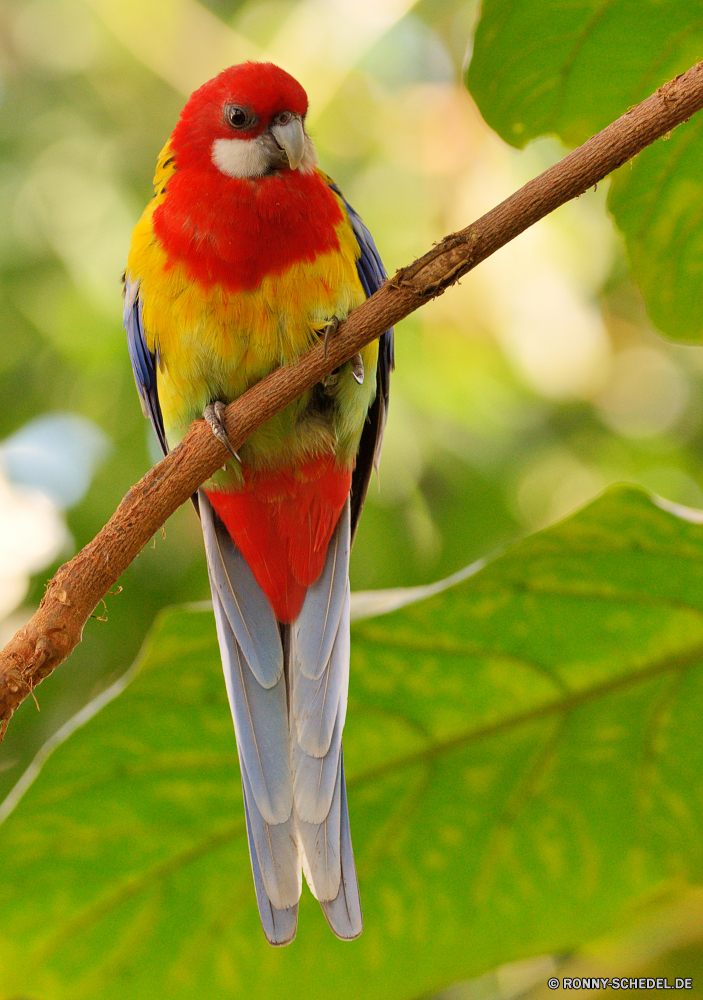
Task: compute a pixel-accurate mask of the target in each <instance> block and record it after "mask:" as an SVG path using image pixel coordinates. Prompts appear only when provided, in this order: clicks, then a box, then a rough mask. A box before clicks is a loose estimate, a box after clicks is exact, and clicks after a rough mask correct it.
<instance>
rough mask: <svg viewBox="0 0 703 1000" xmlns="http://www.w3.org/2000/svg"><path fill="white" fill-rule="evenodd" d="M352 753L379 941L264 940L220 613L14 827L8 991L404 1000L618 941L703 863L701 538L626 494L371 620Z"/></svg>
mask: <svg viewBox="0 0 703 1000" xmlns="http://www.w3.org/2000/svg"><path fill="white" fill-rule="evenodd" d="M352 655H353V663H352V689H351V700H350V708H349V719H348V723H347V729H346V735H345V750H346V756H347V762H348V768H347V770H348V776H349V786H350V803H351V821H352V831H353V836H354V842H355V847H356V855H357V859H358V868H359V877H360V882H361V891H362V900H363V905H364V914H365V922H366V929H365V931H364V933H363V935H362V936H361V938H360V939H359V940H358V941H356V942H354V943H352V944H342V943H340V942H338V941H336V940H335V939H334V938H333V937H332V935H331V933H330V932H329V930H328V929H327V927H326V925H325V922H324V919H323V917H322V915H321V913H320V912H319V907H318V906H317V904H316V903H315V902H314V900H312V899H311V897H310V895H309V894H308V893H307V892H305V893H304V896H303V900H302V906H301V915H300V930H299V934H298V938H297V940H296V941H295V943H294V944H293V945H292V946H290V947H289V948H285V949H282V950H273V949H271V948H269V947H268V945H266V944H265V942H264V938H263V935H262V933H261V930H260V928H259V921H258V917H257V913H256V907H255V902H254V892H253V886H252V882H251V875H250V872H249V859H248V856H247V847H246V840H245V835H244V823H243V819H242V806H241V794H240V789H239V779H238V774H237V764H236V753H235V746H234V737H233V733H232V725H231V721H230V718H229V712H228V709H227V705H226V700H225V694H224V685H223V683H222V679H221V676H220V667H219V662H218V654H217V649H216V643H215V636H214V627H213V622H212V618H211V614H210V612H209V611H205V610H198V609H194V608H190V609H189V608H180V609H175V610H172V611H169V612H167V613H165V614H164V615H163V616H162V617H161V619H160V620H159V622H158V624H157V625H156V627H155V628H154V631H153V633H152V636H151V639H150V641H149V643H148V646H147V649H146V652H145V654H144V656H143V659H142V661H141V667H140V669H139V670H138V671H137V673H136V676H135V678H134V679H133V680H132V682H131V683H130V684H129V685H128V686H127V687H126V689H125V691H124V693H123V694H121V695H120V697H118V698H116V699H115V700H114V701H112V702H111V703H110V704H109V705H107V706H106V707H105V708H104V709H103V710H102V711H101V712H99V713H97V714H96V715H94V716H93V717H92V718H91V719H90V720H89V721H87V722H86V724H85V725H84V726H83V728H81V729H79V730H78V731H76V732H75V733H74V734H73V735H72V736H71V737H70V738H69V739H67V740H66V741H65V742H64V743H63V744H62V745H61V746H59V747H58V749H57V750H56V751H55V752H54V754H53V755H52V756H51V757H50V758H49V759H48V761H47V762H46V764H45V766H44V768H43V770H42V772H41V774H40V775H39V777H38V778H37V780H36V781H35V782H34V784H33V785H31V787H29V789H28V790H27V792H26V794H25V795H24V797H23V798H22V799H21V800H20V801H19V803H18V805H17V807H16V808H15V810H14V811H13V812H12V813H11V814H10V815H9V817H8V818H7V820H6V822H5V824H4V825H3V826H2V828H0V912H2V914H3V919H2V925H1V927H0V995H1V996H2V997H3V1000H5V998H8V997H15V996H19V995H22V996H25V995H26V996H31V997H36V998H41V1000H59V998H61V1000H63V998H66V1000H68V998H70V1000H82V998H86V1000H88V998H90V1000H114V998H115V997H120V1000H151V998H154V1000H156V998H158V1000H162V998H164V997H169V1000H186V998H188V1000H193V998H200V997H207V998H208V1000H220V998H222V1000H224V998H227V1000H232V998H239V997H241V998H244V997H247V998H253V1000H255V998H262V1000H263V998H267V1000H269V998H274V997H275V998H278V997H298V996H300V997H305V998H306V1000H316V998H323V997H324V998H325V1000H328V998H329V997H330V996H335V997H339V998H340V1000H358V998H359V997H373V998H374V1000H376V998H413V997H418V996H425V995H429V994H431V993H432V992H433V991H436V990H437V989H439V988H440V987H442V986H444V985H446V984H448V983H450V982H452V981H455V980H457V979H460V978H463V977H466V976H469V975H474V974H477V973H480V972H481V971H483V970H486V969H489V968H491V967H493V966H495V965H498V964H500V963H502V962H506V961H509V960H511V959H515V958H519V957H522V956H527V955H530V954H539V953H545V952H546V953H551V954H556V953H560V952H563V951H566V950H571V949H573V948H575V947H577V946H578V945H579V944H580V943H582V942H584V941H587V940H590V939H592V938H593V937H594V936H595V935H597V934H599V933H604V932H606V931H608V930H609V929H612V928H617V926H618V925H619V924H621V923H622V922H623V921H624V920H626V918H627V915H628V914H630V913H631V912H632V909H633V907H635V906H638V905H641V904H642V903H643V902H646V901H647V900H649V899H651V898H654V897H659V896H661V894H662V893H666V892H667V891H678V890H679V889H680V888H681V887H682V886H684V885H685V884H687V883H692V882H696V881H697V880H700V878H701V874H702V871H703V831H702V829H701V825H702V823H701V816H702V815H703V808H702V807H703V802H702V801H701V800H702V798H703V795H702V790H701V783H700V780H699V776H700V773H701V768H703V738H702V736H701V726H700V719H701V716H702V715H703V685H702V683H701V681H702V680H703V526H702V525H701V524H700V523H692V522H691V521H687V520H685V519H684V518H683V517H681V516H675V515H674V514H672V513H670V512H667V511H665V510H663V509H661V508H660V507H658V506H656V505H655V504H654V503H653V502H652V500H651V499H650V498H649V497H648V496H647V495H646V494H644V493H643V492H641V491H639V490H637V489H635V488H633V487H618V488H614V489H612V490H610V491H609V492H607V493H606V494H604V495H603V496H602V497H601V498H599V499H598V500H596V501H595V502H594V503H592V504H591V505H590V506H589V507H587V508H585V509H584V510H582V511H580V512H579V513H577V514H576V515H574V516H573V517H571V518H569V519H568V520H566V521H564V522H562V523H561V524H559V525H557V526H555V527H553V528H550V529H549V530H547V531H544V532H542V533H540V534H538V535H535V536H532V537H530V538H528V539H526V540H524V541H522V542H520V543H519V544H517V545H515V546H514V547H512V548H511V549H510V550H509V551H508V552H506V553H505V554H504V555H502V556H501V557H500V558H498V559H496V560H495V561H494V562H493V563H492V564H490V565H489V566H488V567H487V568H486V569H484V570H482V571H481V572H479V573H477V574H476V575H474V576H472V577H471V578H469V579H467V580H465V581H464V582H462V583H459V584H458V585H456V586H454V587H451V588H449V589H446V590H444V591H442V592H441V593H438V594H436V595H435V596H433V597H431V598H430V599H428V600H425V601H423V602H421V603H416V604H413V605H410V606H407V607H404V608H401V609H400V610H397V611H395V612H393V613H392V614H389V615H386V616H384V617H380V618H373V619H369V620H366V621H364V622H362V623H360V624H357V625H356V626H355V627H354V637H353V654H352Z"/></svg>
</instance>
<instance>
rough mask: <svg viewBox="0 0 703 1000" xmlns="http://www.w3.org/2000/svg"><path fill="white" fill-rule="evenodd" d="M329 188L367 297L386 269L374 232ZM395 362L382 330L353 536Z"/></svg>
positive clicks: (356, 483)
mask: <svg viewBox="0 0 703 1000" xmlns="http://www.w3.org/2000/svg"><path fill="white" fill-rule="evenodd" d="M330 187H331V188H332V190H333V191H334V192H335V194H337V195H338V196H339V198H341V200H342V201H343V202H344V205H345V206H346V209H347V212H348V213H349V221H350V222H351V226H352V229H353V231H354V235H355V237H356V241H357V243H358V244H359V250H360V251H361V254H360V257H359V259H358V261H357V263H356V269H357V272H358V274H359V280H360V281H361V285H362V287H363V289H364V291H365V292H366V297H367V298H369V297H370V296H371V295H373V293H374V292H375V291H377V290H378V289H379V288H380V287H381V285H382V284H383V282H384V281H385V279H386V269H385V268H384V266H383V262H382V261H381V257H380V254H379V252H378V249H377V248H376V244H375V243H374V240H373V236H372V235H371V233H370V232H369V230H368V229H367V228H366V226H365V225H364V222H363V220H362V218H361V216H360V215H358V213H357V212H355V211H354V209H353V208H352V207H351V205H350V204H349V202H348V201H347V200H346V198H345V197H344V195H343V194H342V192H341V191H340V190H339V188H338V187H337V185H336V184H334V183H332V182H330ZM394 365H395V356H394V351H393V330H392V329H390V330H386V332H385V333H383V334H381V336H380V337H379V342H378V367H377V369H376V384H377V388H376V399H375V400H374V402H373V405H372V407H371V409H370V410H369V415H368V418H367V421H366V424H365V426H364V430H363V433H362V435H361V441H360V443H359V452H358V454H357V458H356V467H355V469H354V474H353V476H352V488H351V531H352V538H353V537H354V534H355V532H356V527H357V524H358V521H359V515H360V514H361V508H362V507H363V506H364V500H365V499H366V491H367V490H368V488H369V480H370V478H371V472H372V470H373V468H374V467H378V460H379V458H380V454H381V442H382V440H383V429H384V427H385V425H386V415H387V413H388V387H389V382H390V375H391V372H392V371H393V368H394Z"/></svg>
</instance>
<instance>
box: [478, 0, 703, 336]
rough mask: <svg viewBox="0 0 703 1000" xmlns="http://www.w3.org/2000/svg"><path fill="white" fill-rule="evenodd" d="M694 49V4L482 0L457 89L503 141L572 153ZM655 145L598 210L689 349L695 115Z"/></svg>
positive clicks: (695, 283) (694, 284)
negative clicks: (540, 141)
mask: <svg viewBox="0 0 703 1000" xmlns="http://www.w3.org/2000/svg"><path fill="white" fill-rule="evenodd" d="M635 25H636V30H634V26H635ZM702 42H703V21H701V9H700V4H699V3H698V2H697V0H664V2H662V0H616V2H614V3H608V4H606V5H604V4H603V3H602V0H575V2H571V3H568V4H564V3H562V2H560V0H546V2H544V3H534V0H517V2H516V0H486V2H485V3H484V5H483V13H482V17H481V23H480V26H479V28H478V32H477V36H476V50H475V57H474V59H473V60H472V62H471V66H470V68H469V72H468V85H469V88H470V90H471V93H472V94H473V96H474V97H475V99H476V101H477V103H478V106H479V108H480V109H481V113H482V114H483V116H484V118H485V119H486V121H487V122H488V124H489V125H490V126H491V127H492V128H494V129H495V130H496V132H498V134H499V135H501V136H502V137H503V139H505V140H506V142H509V143H511V144H512V145H515V146H519V147H523V146H525V145H526V143H528V142H529V141H530V140H531V139H534V138H535V137H537V136H540V135H545V134H549V135H557V136H559V138H560V139H561V140H562V141H563V142H565V143H566V144H567V145H569V146H577V145H579V143H582V142H584V141H585V140H586V139H587V138H588V137H589V136H591V135H593V134H594V133H595V132H598V131H600V129H602V128H605V126H606V125H608V124H609V123H610V122H611V121H613V120H614V119H615V118H617V117H619V116H620V115H621V114H624V112H625V111H627V109H628V108H630V107H632V106H633V105H635V104H637V103H638V102H639V101H642V100H644V98H645V97H648V96H649V95H650V94H651V93H652V92H653V91H654V90H656V88H657V87H658V86H660V85H661V84H662V83H664V82H666V81H667V80H670V79H673V77H675V76H676V75H677V74H678V73H682V72H684V71H685V70H687V69H688V68H689V67H690V66H692V65H694V63H696V62H697V61H698V60H699V59H700V53H701V44H702ZM666 140H670V141H668V142H665V141H663V140H660V141H659V142H658V143H655V144H654V145H652V146H649V147H648V148H647V149H645V150H643V151H642V152H641V153H640V154H639V155H638V157H637V159H636V161H635V162H634V163H630V164H625V166H623V167H621V168H620V170H619V171H617V173H616V174H615V176H614V180H613V185H612V188H611V195H610V198H609V201H608V205H609V208H610V210H611V212H612V213H613V217H614V219H615V221H616V223H617V225H618V226H619V227H620V229H621V230H622V232H623V233H624V235H625V239H626V243H627V250H628V253H629V255H630V260H631V262H632V269H633V275H634V277H635V279H636V280H637V282H638V283H639V286H640V288H641V289H642V292H643V294H644V297H645V301H646V303H647V308H648V310H649V313H650V316H651V317H652V320H653V321H654V323H655V324H656V325H657V326H658V327H659V329H660V330H661V331H662V332H663V333H666V334H667V335H669V336H671V337H674V338H676V339H679V340H684V341H691V342H693V343H700V342H701V339H702V338H703V301H702V300H701V296H700V294H699V286H700V282H701V277H703V226H701V221H702V215H701V212H702V209H701V205H702V204H703V178H701V172H700V162H701V157H703V121H702V120H701V117H700V115H695V116H694V117H693V119H692V120H691V121H690V122H688V123H686V124H684V125H682V126H680V127H679V128H677V129H675V130H674V132H673V133H672V134H671V135H670V136H667V137H666Z"/></svg>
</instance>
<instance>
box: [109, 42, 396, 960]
mask: <svg viewBox="0 0 703 1000" xmlns="http://www.w3.org/2000/svg"><path fill="white" fill-rule="evenodd" d="M307 110H308V98H307V94H306V92H305V90H304V89H303V87H302V86H301V84H300V83H298V82H297V80H295V79H294V78H293V77H292V76H291V75H290V74H289V73H287V72H286V71H285V70H283V69H281V68H280V67H278V66H276V65H274V64H273V63H266V62H246V63H242V64H239V65H236V66H231V67H229V68H228V69H225V70H224V71H223V72H221V73H220V74H219V75H218V76H216V77H214V79H212V80H210V81H208V82H207V83H205V84H203V86H201V87H200V88H199V89H198V90H196V91H195V92H194V93H193V94H192V95H191V96H190V98H189V99H188V101H187V102H186V104H185V106H184V108H183V110H182V112H181V114H180V117H179V119H178V121H177V123H176V126H175V128H174V130H173V132H172V134H171V137H170V138H169V140H168V142H167V143H166V145H165V146H164V148H163V150H162V151H161V153H160V155H159V157H158V160H157V165H156V172H155V176H154V196H153V198H152V199H151V201H150V202H149V203H148V205H147V207H146V209H145V210H144V213H143V215H142V216H141V218H140V220H139V222H138V223H137V225H136V227H135V229H134V232H133V234H132V239H131V244H130V248H129V253H128V258H127V266H126V270H125V273H124V278H123V280H124V328H125V331H126V335H127V343H128V349H129V355H130V359H131V363H132V369H133V372H134V377H135V381H136V384H137V389H138V392H139V396H140V398H141V403H142V409H143V412H144V414H145V416H146V417H148V418H149V419H150V421H151V424H152V426H153V429H154V432H155V434H156V438H157V440H158V443H159V445H160V448H161V450H162V452H163V453H164V454H166V453H167V452H168V451H169V450H170V449H173V448H174V447H175V446H176V445H177V444H178V443H179V441H181V440H182V438H183V437H184V436H185V434H186V432H187V430H188V427H189V426H190V424H191V422H192V421H193V420H196V419H200V418H204V419H205V420H206V421H207V423H208V424H209V426H210V428H211V429H212V432H213V434H214V435H215V436H216V437H217V438H218V440H220V441H221V442H222V443H223V444H224V445H225V447H226V448H227V450H228V455H227V461H226V464H225V465H224V466H223V468H222V469H220V470H218V471H217V472H216V473H215V474H214V475H213V476H212V478H211V479H210V480H209V481H208V482H207V483H205V485H204V486H203V487H202V488H201V489H200V490H199V491H198V494H197V496H196V497H194V503H195V505H196V509H197V510H198V513H199V516H200V519H201V524H202V530H203V537H204V545H205V553H206V558H207V566H208V574H209V581H210V588H211V592H212V601H213V608H214V615H215V624H216V628H217V637H218V642H219V646H220V652H221V658H222V666H223V670H224V675H225V683H226V688H227V694H228V699H229V704H230V708H231V712H232V717H233V721H234V730H235V738H236V745H237V750H238V756H239V763H240V771H241V779H242V790H243V800H244V811H245V818H246V830H247V837H248V844H249V854H250V860H251V867H252V872H253V876H254V889H255V894H256V899H257V904H258V909H259V915H260V918H261V923H262V926H263V930H264V934H265V935H266V938H267V940H268V941H269V943H270V944H272V945H285V944H289V943H290V942H291V941H292V940H293V939H294V937H295V934H296V930H297V922H298V905H299V899H300V895H301V889H302V876H303V874H304V875H305V880H306V882H307V884H308V886H309V888H310V890H311V891H312V894H313V895H314V896H315V897H316V899H317V900H318V901H319V903H320V906H321V908H322V910H323V913H324V915H325V917H326V919H327V922H328V924H329V926H330V928H331V930H332V931H333V932H334V934H335V935H336V936H337V937H338V938H340V939H341V940H352V939H354V938H356V937H358V935H359V934H360V933H361V931H362V913H361V904H360V899H359V889H358V882H357V876H356V869H355V865H354V856H353V853H352V844H351V835H350V828H349V815H348V808H347V794H346V787H345V780H344V760H343V754H342V729H343V726H344V721H345V715H346V709H347V692H348V684H349V658H350V633H349V621H350V589H349V553H350V549H351V544H352V541H353V538H354V534H355V531H356V528H357V524H358V520H359V515H360V513H361V508H362V506H363V503H364V499H365V497H366V493H367V489H368V485H369V480H370V478H371V476H372V473H373V469H374V468H375V469H376V470H378V463H379V457H380V448H381V442H382V438H383V431H384V426H385V422H386V415H387V411H388V388H389V378H390V373H391V371H392V369H393V366H394V356H393V330H392V329H391V330H387V331H386V332H385V333H383V334H382V335H381V336H380V338H378V339H377V340H375V341H373V342H372V343H371V344H369V345H367V346H366V347H364V348H363V349H362V350H361V351H360V353H359V354H357V355H356V356H355V357H353V358H352V359H351V360H350V361H348V362H346V363H345V364H343V365H341V366H340V367H338V368H337V369H336V370H335V371H333V372H332V373H331V374H330V375H328V376H327V377H326V378H324V379H323V380H322V381H321V382H320V383H318V384H317V385H315V386H314V387H313V388H312V389H309V390H308V391H306V392H304V393H303V394H302V395H301V396H300V397H299V398H298V399H296V400H295V401H294V402H293V403H290V404H289V405H288V406H286V407H285V408H284V409H283V410H281V411H280V412H279V413H277V414H276V415H275V416H273V417H272V418H271V419H269V420H268V421H267V422H266V423H264V424H263V425H262V426H261V427H259V428H258V430H256V431H255V432H254V433H253V434H252V435H251V436H250V437H249V438H248V439H247V441H246V442H245V443H244V444H243V445H242V446H241V447H240V448H239V451H238V452H236V451H235V450H234V448H233V447H232V445H231V443H230V442H229V440H228V438H227V434H226V431H225V428H224V424H223V420H222V414H223V411H224V408H225V407H226V405H227V404H228V403H230V402H232V401H233V400H235V399H236V398H237V397H238V396H240V395H241V394H242V393H244V392H246V390H247V389H248V388H250V387H251V386H252V385H254V384H255V383H256V382H257V381H259V380H260V379H261V378H263V377H264V376H266V375H267V374H269V373H270V372H271V371H273V370H274V369H275V368H276V367H279V366H281V365H291V364H294V363H295V362H296V360H297V359H298V358H300V357H301V355H302V354H304V353H305V352H306V351H308V350H309V349H310V348H311V347H312V346H313V345H314V344H315V343H317V342H319V341H320V339H323V338H324V340H325V344H326V343H327V341H328V338H329V337H333V336H334V335H335V332H336V329H337V326H338V325H339V323H340V322H341V321H343V320H344V319H346V317H347V316H348V315H349V313H350V312H351V310H352V309H354V308H355V307H356V306H358V305H360V304H361V303H362V302H363V301H364V300H365V299H366V298H368V297H369V296H370V295H372V294H373V293H374V291H376V290H377V289H378V288H379V287H380V286H381V285H382V284H383V282H384V280H385V278H386V274H385V271H384V268H383V264H382V263H381V259H380V256H379V253H378V250H377V248H376V245H375V243H374V241H373V238H372V237H371V234H370V232H369V230H368V229H367V228H366V226H365V225H364V223H363V222H362V220H361V218H360V217H359V215H357V213H356V212H355V211H354V209H353V208H352V207H351V206H350V205H349V204H348V202H347V201H346V200H345V198H344V197H343V195H342V193H341V191H340V189H339V187H338V186H337V185H336V184H335V183H334V182H333V181H332V180H331V179H330V178H329V177H328V176H327V175H326V174H325V173H323V171H322V170H321V169H320V168H319V167H318V157H317V153H316V150H315V145H314V143H313V140H312V139H311V137H310V136H309V135H308V133H307V131H306V126H305V120H306V114H307Z"/></svg>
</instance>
